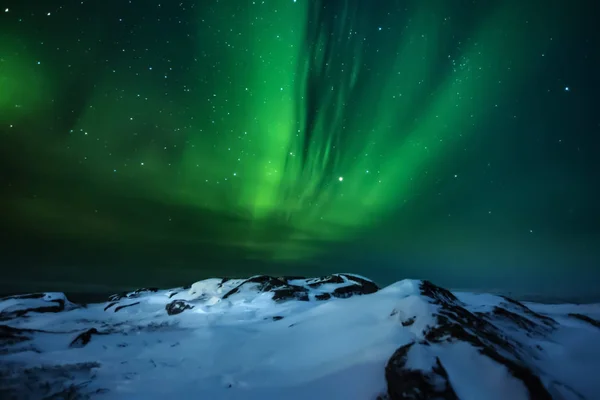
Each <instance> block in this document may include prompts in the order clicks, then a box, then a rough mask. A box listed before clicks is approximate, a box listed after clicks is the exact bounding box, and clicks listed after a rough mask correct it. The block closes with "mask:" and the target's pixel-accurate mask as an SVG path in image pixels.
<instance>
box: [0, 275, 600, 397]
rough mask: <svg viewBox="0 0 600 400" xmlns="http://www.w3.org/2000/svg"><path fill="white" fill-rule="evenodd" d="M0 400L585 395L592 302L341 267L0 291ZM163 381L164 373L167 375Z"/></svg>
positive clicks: (595, 314) (599, 349)
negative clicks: (313, 272)
mask: <svg viewBox="0 0 600 400" xmlns="http://www.w3.org/2000/svg"><path fill="white" fill-rule="evenodd" d="M0 320H1V321H0V397H1V398H3V399H4V398H7V399H8V398H18V399H39V398H70V399H76V398H100V399H129V398H145V399H163V398H165V397H173V396H179V397H183V398H188V397H189V394H190V393H194V398H210V399H217V400H218V399H248V400H258V399H261V400H263V399H281V398H285V399H286V400H294V399H297V400H304V399H306V398H314V399H327V400H330V399H335V398H352V399H354V398H356V399H376V398H377V399H393V400H396V399H414V400H417V399H419V400H425V399H448V400H455V399H464V400H480V399H486V400H504V399H511V400H519V399H551V398H555V399H567V400H571V399H572V400H581V399H593V398H594V396H595V395H596V394H597V393H599V392H600V383H599V382H598V380H597V379H594V378H593V375H594V373H593V372H594V371H597V370H598V369H599V368H600V344H599V343H600V330H599V329H598V325H599V324H598V320H600V305H586V306H581V305H552V306H550V305H541V304H535V303H526V304H523V303H521V302H518V301H515V300H513V299H510V298H507V297H502V296H495V295H490V294H473V293H460V292H450V291H448V290H446V289H444V288H441V287H439V286H436V285H434V284H432V283H431V282H428V281H417V280H404V281H400V282H397V283H395V284H392V285H390V286H388V287H385V288H381V289H380V288H379V287H378V286H377V285H376V284H375V283H373V282H372V281H370V280H368V279H366V278H363V277H360V276H356V275H352V274H333V275H330V276H326V277H320V278H305V277H272V276H264V275H259V276H254V277H251V278H248V279H221V278H214V279H206V280H203V281H199V282H196V283H194V284H192V285H191V286H189V287H181V288H174V289H169V290H159V289H155V288H149V289H148V288H146V289H139V290H136V291H133V292H129V293H121V294H116V295H112V296H110V297H109V298H108V299H107V301H106V302H105V303H99V304H88V305H87V306H85V307H83V306H78V305H76V304H73V303H71V302H69V300H68V299H67V298H66V297H65V296H64V294H62V293H41V294H31V295H23V296H11V297H7V298H3V299H0ZM167 382H168V384H167Z"/></svg>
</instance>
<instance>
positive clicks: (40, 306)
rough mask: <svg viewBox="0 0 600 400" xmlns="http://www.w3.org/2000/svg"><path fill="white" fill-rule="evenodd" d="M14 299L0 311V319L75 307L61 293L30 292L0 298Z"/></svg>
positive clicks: (4, 299)
mask: <svg viewBox="0 0 600 400" xmlns="http://www.w3.org/2000/svg"><path fill="white" fill-rule="evenodd" d="M10 300H14V301H15V304H14V305H13V306H11V307H8V308H7V309H5V310H4V311H2V312H0V321H6V320H9V319H13V318H19V317H24V316H27V314H29V313H32V312H36V313H57V312H62V311H64V310H65V309H66V308H67V305H68V306H69V308H74V307H77V306H76V305H75V304H73V303H70V302H68V301H67V300H66V297H65V296H64V294H62V293H53V294H49V293H32V294H25V295H17V296H8V297H4V298H2V299H0V302H3V301H10Z"/></svg>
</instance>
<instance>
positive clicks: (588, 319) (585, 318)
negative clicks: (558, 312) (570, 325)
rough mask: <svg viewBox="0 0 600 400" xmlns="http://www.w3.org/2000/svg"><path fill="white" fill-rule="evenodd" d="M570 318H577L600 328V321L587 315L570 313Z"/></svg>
mask: <svg viewBox="0 0 600 400" xmlns="http://www.w3.org/2000/svg"><path fill="white" fill-rule="evenodd" d="M569 317H573V318H577V319H580V320H582V321H585V322H587V323H588V324H591V325H594V326H595V327H596V328H600V321H598V320H596V319H593V318H591V317H588V316H587V315H583V314H579V313H570V314H569Z"/></svg>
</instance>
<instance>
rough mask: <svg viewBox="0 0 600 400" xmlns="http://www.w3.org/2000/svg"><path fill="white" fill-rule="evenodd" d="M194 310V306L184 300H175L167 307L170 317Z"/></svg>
mask: <svg viewBox="0 0 600 400" xmlns="http://www.w3.org/2000/svg"><path fill="white" fill-rule="evenodd" d="M192 308H194V306H193V305H191V304H189V303H187V302H185V301H183V300H173V301H172V302H170V303H169V304H167V305H166V306H165V310H167V314H169V315H177V314H181V313H182V312H184V311H185V310H191V309H192Z"/></svg>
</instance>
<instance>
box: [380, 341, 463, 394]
mask: <svg viewBox="0 0 600 400" xmlns="http://www.w3.org/2000/svg"><path fill="white" fill-rule="evenodd" d="M414 344H415V343H414V342H413V343H408V344H406V345H404V346H402V347H400V348H399V349H398V350H396V351H395V352H394V354H393V355H392V357H391V358H390V359H389V361H388V363H387V365H386V367H385V379H386V380H387V382H388V398H389V399H403V400H429V399H440V400H458V396H456V393H455V392H454V389H453V388H452V385H451V384H450V381H449V379H448V373H447V372H446V369H445V368H444V366H443V365H442V363H441V362H440V359H439V358H437V357H436V358H435V364H434V365H433V366H432V368H431V371H422V370H418V369H412V368H410V367H408V366H407V359H408V353H409V352H410V351H411V349H412V347H413V345H414Z"/></svg>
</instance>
